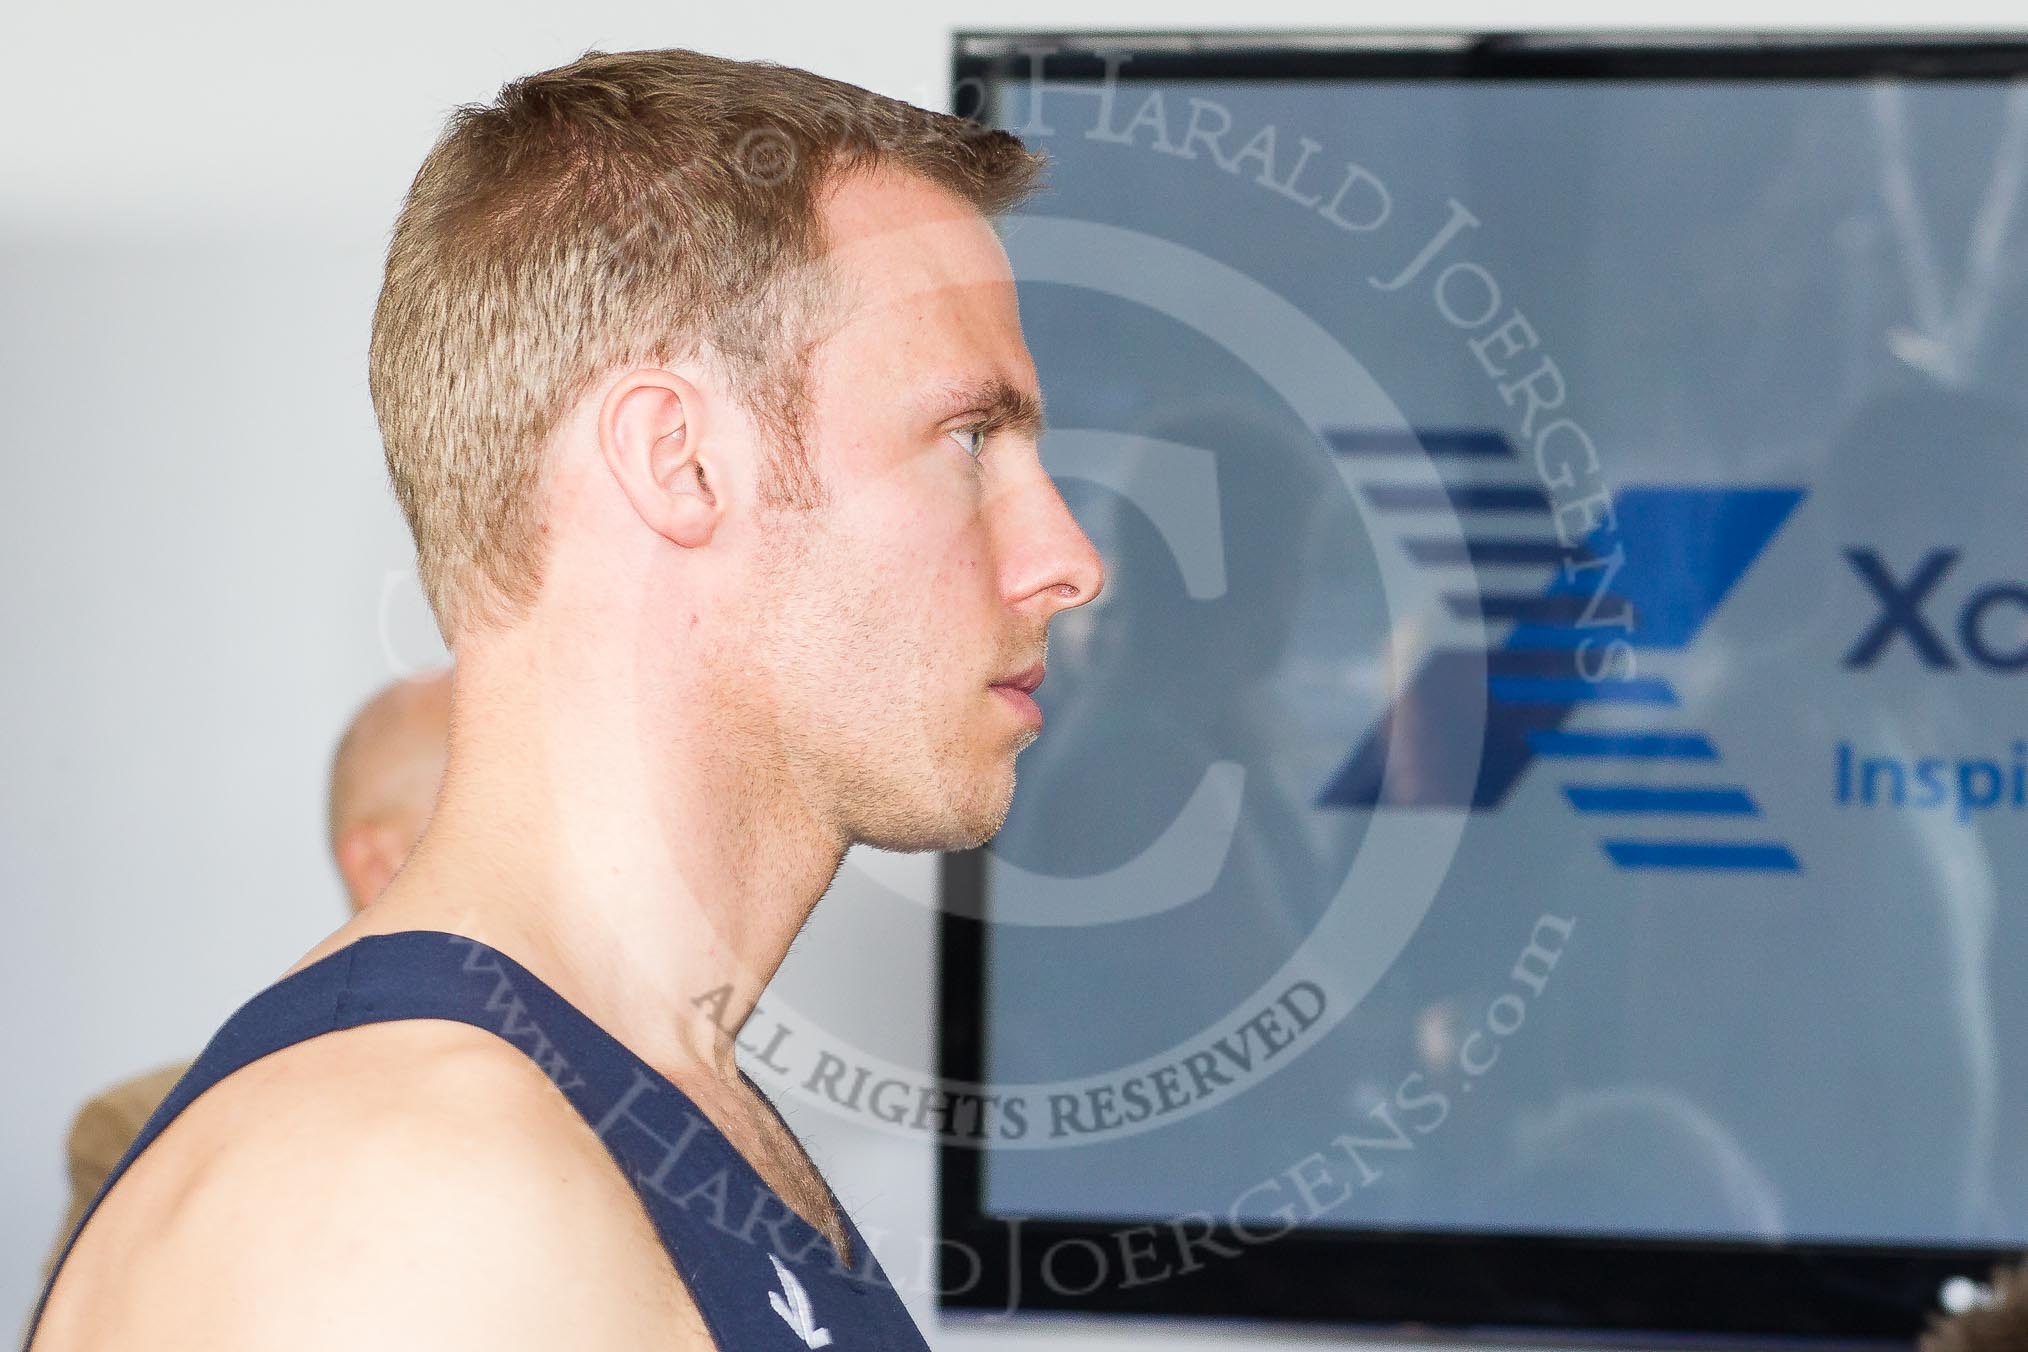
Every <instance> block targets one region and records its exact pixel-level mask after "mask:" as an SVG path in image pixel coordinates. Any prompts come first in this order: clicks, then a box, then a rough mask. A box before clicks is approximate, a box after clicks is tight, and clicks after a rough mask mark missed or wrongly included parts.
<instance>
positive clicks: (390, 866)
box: [333, 821, 406, 911]
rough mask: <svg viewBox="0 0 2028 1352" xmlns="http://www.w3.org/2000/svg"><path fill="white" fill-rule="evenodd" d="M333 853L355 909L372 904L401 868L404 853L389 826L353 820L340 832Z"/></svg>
mask: <svg viewBox="0 0 2028 1352" xmlns="http://www.w3.org/2000/svg"><path fill="white" fill-rule="evenodd" d="M333 853H334V854H336V855H337V857H338V876H339V877H340V878H342V879H344V880H345V893H346V895H347V896H348V897H350V898H351V901H352V909H353V910H354V911H363V910H365V909H366V907H367V906H369V905H371V904H372V903H373V902H374V901H375V900H376V899H377V898H378V897H379V896H380V894H381V893H382V892H384V891H386V890H387V885H388V884H389V883H390V882H392V881H394V875H395V874H396V873H398V872H400V870H401V866H402V863H403V861H404V859H405V858H406V853H405V851H403V849H402V848H401V842H400V840H399V839H398V838H397V837H396V835H395V833H394V831H393V829H392V828H390V827H388V826H385V825H383V824H381V823H379V822H372V821H364V822H354V823H352V825H350V826H348V827H346V828H345V830H344V831H343V832H342V833H340V835H339V837H338V841H337V845H336V848H335V849H334V850H333Z"/></svg>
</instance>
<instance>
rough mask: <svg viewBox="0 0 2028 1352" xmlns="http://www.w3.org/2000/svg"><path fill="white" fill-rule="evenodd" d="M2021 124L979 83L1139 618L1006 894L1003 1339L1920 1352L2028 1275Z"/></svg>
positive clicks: (1087, 508) (1979, 82)
mask: <svg viewBox="0 0 2028 1352" xmlns="http://www.w3.org/2000/svg"><path fill="white" fill-rule="evenodd" d="M2024 72H2028V47H2024V46H2023V45H2022V44H2020V43H2017V42H2010V41H2005V40H2001V39H1997V38H1992V39H1969V38H1956V39H1952V40H1948V41H1942V40H1939V41H1925V40H1920V39H1915V38H1910V37H1907V36H1899V37H1895V38H1891V39H1880V40H1871V39H1866V38H1854V37H1847V38H1838V39H1828V38H1826V39H1816V38H1809V37H1803V36H1786V37H1781V38H1757V37H1752V36H1741V35H1718V34H1683V35H1667V36H1653V35H1650V36H1640V37H1634V36H1615V35H1610V34H1599V35H1579V34H1570V33H1563V34H1555V35H1527V34H1503V35H1442V34H1406V35H1393V36H1386V35H1365V36H1360V37H1353V36H1346V35H1308V34H1294V33H1276V34H1263V35H1257V36H1247V35H1221V36H1215V37H1214V36H1191V35H1163V34H1118V35H1090V34H1087V35H1065V34H1061V33H1055V34H1047V33H1005V32H1003V33H992V34H966V35H961V36H960V38H959V39H958V42H957V56H956V64H955V88H954V94H955V98H956V103H957V108H958V110H959V111H960V112H961V113H962V114H964V115H966V116H969V117H972V118H974V119H976V120H978V121H979V122H981V123H983V124H985V125H988V126H992V127H997V128H1003V129H1006V130H1010V131H1013V132H1015V133H1017V134H1018V135H1019V136H1020V137H1021V138H1022V139H1023V140H1024V141H1025V142H1026V143H1027V144H1028V145H1029V146H1030V147H1031V148H1033V149H1037V150H1041V151H1043V152H1045V153H1046V154H1047V156H1048V160H1049V166H1048V169H1047V171H1046V174H1045V186H1044V188H1043V189H1042V190H1041V191H1040V192H1039V194H1038V195H1036V196H1034V197H1032V198H1030V199H1028V200H1027V201H1026V202H1025V203H1023V204H1022V205H1021V206H1020V207H1019V208H1018V210H1017V211H1016V212H1015V213H1013V214H1012V215H1011V216H1009V217H1007V218H1006V219H1005V220H1004V221H1003V222H1002V224H1001V235H1002V239H1003V241H1004V243H1005V244H1006V247H1007V251H1008V258H1009V261H1010V263H1011V265H1012V267H1013V270H1014V274H1015V278H1016V282H1017V286H1018V294H1019V302H1020V312H1021V319H1022V324H1023V326H1024V331H1025V336H1026V340H1027V343H1028V347H1029V350H1030V352H1031V354H1032V355H1033V358H1034V361H1035V363H1036V367H1037V371H1038V374H1039V377H1040V381H1041V387H1042V389H1043V391H1044V394H1045V396H1046V400H1047V409H1048V422H1049V431H1048V432H1047V434H1046V436H1045V438H1044V439H1043V441H1042V443H1041V456H1042V460H1043V464H1044V466H1045V467H1046V469H1047V470H1048V471H1049V473H1050V474H1051V475H1052V476H1053V477H1054V479H1055V481H1056V483H1057V485H1058V487H1059V488H1060V490H1061V491H1062V494H1063V497H1064V500H1065V502H1066V504H1067V505H1068V506H1069V508H1070V510H1071V512H1072V514H1073V515H1074V516H1075V517H1076V519H1077V521H1078V523H1079V524H1080V525H1081V526H1082V527H1083V528H1084V529H1085V531H1086V533H1087V534H1088V535H1089V536H1090V537H1091V539H1092V540H1093V542H1094V543H1095V544H1096V545H1097V547H1098V549H1099V551H1100V553H1101V554H1102V555H1103V556H1104V558H1105V560H1106V565H1107V578H1106V585H1105V588H1104V590H1103V591H1102V592H1101V594H1100V595H1099V596H1098V597H1097V598H1096V599H1094V600H1091V601H1089V602H1088V603H1087V604H1085V605H1082V606H1079V607H1077V608H1074V609H1072V610H1069V611H1066V612H1064V613H1062V614H1060V615H1058V616H1057V617H1056V619H1055V621H1054V623H1053V625H1052V627H1051V631H1050V633H1051V638H1050V646H1049V664H1048V676H1047V679H1046V681H1045V683H1044V685H1043V687H1042V688H1041V690H1040V691H1039V692H1038V695H1037V698H1038V701H1039V703H1040V704H1041V706H1042V708H1043V710H1044V713H1045V715H1046V719H1047V724H1046V727H1045V729H1044V730H1043V732H1042V734H1041V736H1040V738H1039V740H1037V741H1036V742H1035V744H1034V745H1032V746H1030V747H1028V748H1026V749H1025V750H1023V751H1022V753H1021V754H1020V757H1019V760H1018V784H1017V788H1016V790H1015V794H1014V800H1013V806H1012V809H1011V811H1010V813H1009V815H1008V817H1007V820H1006V823H1005V826H1004V828H1003V829H1002V830H1001V831H1000V833H999V834H998V835H997V836H996V837H995V838H994V839H993V840H992V841H991V842H990V843H989V844H987V845H986V846H984V847H983V848H981V849H978V850H975V851H969V852H965V853H958V854H952V855H948V856H946V857H945V859H944V861H943V869H944V873H943V901H944V906H945V910H946V919H945V921H944V922H943V924H944V934H943V952H942V964H943V965H942V978H941V980H942V989H943V1009H942V1033H941V1038H942V1051H941V1057H942V1062H941V1066H940V1072H941V1074H942V1076H943V1077H944V1080H945V1082H946V1084H947V1085H948V1086H950V1087H952V1088H953V1092H954V1093H959V1094H960V1095H961V1097H966V1098H967V1101H969V1102H970V1104H971V1106H970V1107H969V1108H968V1109H967V1110H966V1111H965V1112H962V1113H957V1114H954V1115H953V1116H952V1117H951V1118H950V1119H949V1120H948V1121H947V1122H946V1123H945V1126H946V1128H947V1130H946V1132H945V1135H944V1139H943V1145H942V1148H941V1155H942V1183H941V1188H942V1226H943V1231H942V1233H943V1238H944V1239H945V1241H946V1243H945V1245H944V1246H943V1254H944V1269H943V1278H944V1300H945V1301H946V1303H947V1304H948V1305H949V1306H951V1307H952V1308H954V1309H1006V1308H1014V1309H1020V1310H1024V1311H1043V1310H1059V1311H1060V1310H1080V1311H1099V1310H1103V1311H1119V1312H1138V1313H1172V1314H1173V1313H1187V1314H1203V1315H1219V1316H1238V1317H1266V1318H1291V1319H1302V1320H1315V1321H1331V1322H1345V1323H1352V1324H1363V1325H1379V1326H1403V1325H1412V1326H1421V1327H1438V1328H1445V1329H1453V1330H1470V1329H1478V1330H1501V1329H1507V1330H1516V1329H1520V1330H1536V1331H1541V1330H1547V1329H1555V1330H1560V1331H1564V1332H1565V1333H1582V1332H1587V1331H1588V1332H1590V1333H1593V1334H1596V1335H1598V1336H1600V1337H1608V1338H1615V1339H1619V1340H1621V1341H1624V1340H1625V1339H1627V1338H1630V1337H1636V1336H1639V1337H1657V1338H1662V1339H1665V1340H1666V1339H1669V1338H1679V1337H1680V1338H1711V1337H1720V1338H1724V1337H1733V1338H1740V1339H1749V1340H1752V1339H1758V1340H1760V1343H1759V1344H1757V1345H1764V1344H1765V1342H1766V1341H1767V1340H1768V1339H1770V1338H1777V1339H1779V1338H1795V1339H1800V1340H1819V1341H1832V1342H1836V1341H1844V1342H1864V1341H1867V1340H1874V1339H1880V1340H1895V1339H1900V1340H1904V1341H1905V1340H1906V1339H1907V1338H1908V1336H1909V1335H1910V1334H1911V1333H1913V1332H1914V1331H1916V1330H1917V1329H1919V1328H1920V1327H1921V1326H1922V1324H1923V1322H1924V1321H1925V1319H1927V1318H1928V1317H1930V1316H1931V1315H1932V1314H1933V1313H1934V1312H1936V1311H1937V1310H1939V1309H1940V1308H1943V1307H1945V1306H1948V1305H1952V1304H1963V1303H1965V1302H1967V1301H1968V1300H1972V1299H1976V1297H1977V1291H1978V1287H1977V1283H1978V1282H1980V1281H1981V1280H1983V1279H1984V1278H1985V1276H1986V1275H1987V1273H1988V1271H1989V1270H1990V1268H1991V1266H1992V1265H1993V1264H1994V1263H1996V1262H1997V1261H2000V1260H2002V1259H2006V1258H2009V1257H2012V1256H2014V1255H2016V1254H2017V1253H2018V1252H2020V1251H2022V1250H2028V83H2024V82H2023V75H2024ZM1006 547H1007V548H1009V549H1015V550H1018V549H1020V548H1022V542H1021V541H1020V540H1018V539H1014V540H1010V541H1008V543H1007V546H1006ZM1559 1336H1560V1335H1559Z"/></svg>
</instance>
